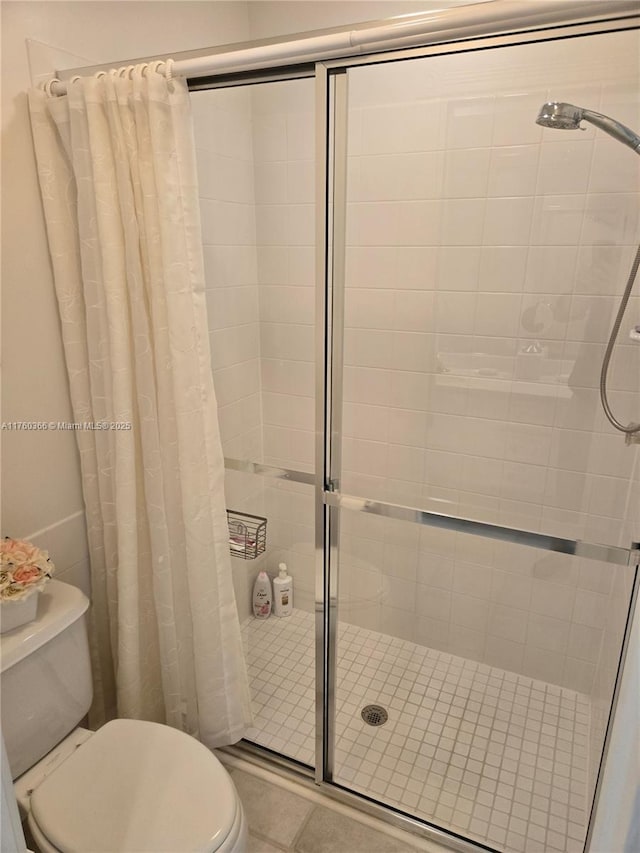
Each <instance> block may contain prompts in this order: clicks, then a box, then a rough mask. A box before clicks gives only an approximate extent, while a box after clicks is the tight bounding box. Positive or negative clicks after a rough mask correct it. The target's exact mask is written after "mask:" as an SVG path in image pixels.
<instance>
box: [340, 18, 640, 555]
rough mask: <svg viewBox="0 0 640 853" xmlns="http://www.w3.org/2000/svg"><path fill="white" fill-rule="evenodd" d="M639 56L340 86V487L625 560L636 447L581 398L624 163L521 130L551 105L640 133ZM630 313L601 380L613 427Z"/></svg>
mask: <svg viewBox="0 0 640 853" xmlns="http://www.w3.org/2000/svg"><path fill="white" fill-rule="evenodd" d="M638 48H639V45H638V35H637V32H635V31H634V32H623V33H612V34H606V35H599V36H594V37H583V38H575V39H570V40H563V41H555V42H553V41H551V42H548V43H539V44H531V45H522V46H515V47H505V48H498V49H494V50H484V51H482V52H476V53H474V52H467V53H461V54H457V55H447V56H434V57H428V58H424V59H416V60H407V61H404V62H396V63H388V64H386V65H385V64H380V65H373V66H366V67H356V68H353V69H350V71H349V107H348V127H349V130H348V143H347V209H346V218H347V227H346V284H345V312H344V317H345V320H344V325H345V330H344V393H343V404H344V438H343V471H342V488H343V491H345V492H351V493H355V494H357V495H361V496H365V497H368V498H374V499H379V500H383V501H389V502H392V503H399V504H403V505H410V506H418V507H421V508H425V509H429V510H433V511H436V512H443V513H445V514H450V515H459V516H465V517H470V518H475V519H479V520H483V521H488V522H490V523H497V524H502V525H506V526H510V527H516V528H524V529H529V530H534V531H542V532H544V533H547V534H551V535H557V536H561V537H566V538H571V539H584V540H587V541H593V542H604V543H607V544H612V545H622V546H624V547H628V546H629V544H630V541H631V536H630V531H629V528H628V525H625V513H626V511H627V509H626V508H627V506H628V501H629V483H630V471H631V470H632V468H633V460H634V458H635V456H636V454H637V447H636V448H634V447H626V446H625V444H624V440H623V437H622V436H621V435H620V434H619V433H617V432H616V431H615V430H614V429H613V428H612V427H610V426H609V424H608V422H607V421H606V419H605V417H604V414H603V412H602V409H601V407H600V403H599V390H598V385H599V375H600V365H601V362H602V358H603V354H604V349H605V344H606V340H607V338H608V335H609V330H610V328H611V325H612V321H613V317H614V316H615V311H616V309H617V305H618V302H619V298H620V295H621V293H622V290H623V288H624V284H625V282H626V278H627V274H628V271H629V268H630V266H631V262H632V259H633V255H634V251H635V246H636V244H637V242H638V239H639V238H640V222H639V213H638V212H639V211H640V204H639V199H640V195H639V190H640V179H639V171H638V168H639V164H640V158H638V156H637V155H634V153H633V152H632V151H631V150H629V149H628V148H624V147H622V146H621V145H620V143H619V142H617V141H616V140H614V139H612V138H611V137H610V136H608V135H607V134H605V133H604V132H603V131H601V130H597V129H596V128H595V127H593V125H588V124H585V125H584V130H567V131H563V133H558V132H556V131H555V130H551V129H546V128H542V127H540V126H539V125H537V124H536V121H535V119H536V116H537V115H538V111H539V108H540V106H541V105H542V104H543V103H544V102H545V101H548V100H560V101H570V102H575V103H577V104H579V105H583V106H586V107H591V108H594V109H596V110H599V111H602V112H605V113H609V114H611V115H613V116H615V117H616V118H617V119H619V120H620V121H622V122H624V123H625V124H627V125H629V126H630V127H632V128H635V129H638V128H640V110H639V106H638V103H639V102H638V97H637V56H638ZM612 56H615V57H616V61H615V62H612V61H611V57H612ZM639 302H640V297H639V296H634V297H632V303H631V306H630V309H629V311H628V313H627V320H626V324H623V330H622V332H621V334H620V339H619V342H618V345H617V346H616V349H615V354H614V358H613V362H612V367H611V371H610V377H609V388H610V398H611V402H612V405H613V408H614V409H615V410H616V412H617V415H618V417H619V418H620V419H621V420H623V422H625V423H626V422H628V421H630V420H636V421H638V420H640V346H638V345H637V344H635V343H632V342H631V341H630V340H629V337H628V331H629V328H630V327H631V326H632V325H633V323H634V322H635V319H634V318H636V315H637V313H638V307H639ZM627 520H628V519H627Z"/></svg>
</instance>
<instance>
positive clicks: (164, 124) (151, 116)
mask: <svg viewBox="0 0 640 853" xmlns="http://www.w3.org/2000/svg"><path fill="white" fill-rule="evenodd" d="M166 67H167V66H166V65H164V64H163V63H153V64H152V65H140V66H136V67H135V68H134V67H130V68H128V69H126V70H123V71H121V73H119V74H118V73H116V72H109V73H108V74H99V75H96V76H95V77H90V78H75V79H74V80H73V82H71V83H70V84H69V89H68V94H67V95H66V96H64V97H58V98H56V97H50V96H48V94H47V93H45V92H44V91H41V90H33V91H31V92H30V93H29V103H30V111H31V121H32V128H33V136H34V143H35V150H36V159H37V164H38V173H39V178H40V186H41V192H42V198H43V204H44V212H45V220H46V226H47V232H48V239H49V247H50V253H51V259H52V265H53V271H54V278H55V286H56V292H57V296H58V303H59V309H60V318H61V323H62V335H63V341H64V349H65V357H66V361H67V368H68V373H69V384H70V389H71V399H72V405H73V412H74V419H75V421H76V422H77V423H79V424H81V425H84V424H88V425H93V428H82V429H79V430H77V433H76V435H77V439H78V446H79V449H80V458H81V466H82V481H83V489H84V500H85V506H86V516H87V525H88V533H89V547H90V557H91V574H92V608H91V628H92V631H91V634H92V654H93V665H94V681H95V698H94V707H93V722H95V723H98V724H99V723H100V722H102V721H103V720H104V719H106V718H108V717H109V716H113V715H114V714H117V715H118V716H122V717H131V718H137V719H147V720H156V721H161V722H167V723H169V724H170V725H172V726H175V727H177V728H180V729H183V730H185V731H188V732H190V733H191V734H194V735H195V736H197V737H198V738H200V740H202V741H203V743H205V744H206V745H207V746H210V747H214V746H219V745H222V744H226V743H233V742H235V741H237V740H239V739H240V738H241V737H242V735H243V732H244V730H245V727H246V726H247V724H248V723H249V722H250V717H251V711H250V698H249V689H248V681H247V674H246V668H245V663H244V656H243V652H242V641H241V636H240V627H239V623H238V615H237V609H236V604H235V599H234V593H233V586H232V580H231V565H230V562H231V561H230V556H229V545H228V529H227V523H226V513H225V503H224V462H223V457H222V449H221V444H220V436H219V431H218V421H217V413H216V400H215V393H214V388H213V380H212V373H211V361H210V354H209V338H208V333H207V320H206V305H205V296H204V273H203V263H202V247H201V237H200V215H199V205H198V193H197V179H196V167H195V154H194V145H193V135H192V126H191V114H190V104H189V93H188V89H187V86H186V83H185V81H183V80H170V79H169V80H168V79H167V77H166V76H165V74H164V71H165V69H166ZM129 425H130V428H129ZM103 426H104V428H102V427H103Z"/></svg>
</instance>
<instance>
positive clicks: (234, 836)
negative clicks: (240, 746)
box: [29, 720, 246, 853]
mask: <svg viewBox="0 0 640 853" xmlns="http://www.w3.org/2000/svg"><path fill="white" fill-rule="evenodd" d="M29 823H30V826H31V828H32V831H33V833H34V839H35V840H36V842H37V843H39V844H40V845H41V846H42V848H43V850H45V851H46V850H47V848H48V849H49V851H56V852H57V851H59V853H67V851H73V850H76V851H77V850H91V851H92V853H99V851H104V853H116V851H122V853H124V851H126V853H130V851H153V853H162V851H166V853H169V851H171V853H175V851H176V850H179V851H181V853H182V851H184V853H186V851H199V853H212V851H218V853H223V851H225V853H226V851H231V850H234V849H236V842H237V841H238V842H239V841H240V838H241V836H242V835H243V833H246V825H245V821H244V815H243V813H242V806H241V804H240V800H239V798H238V796H237V793H236V791H235V787H234V785H233V782H232V781H231V777H230V776H229V775H228V773H227V772H226V770H225V769H224V767H223V766H222V765H221V764H220V762H219V761H218V759H217V758H216V757H215V756H214V755H213V754H212V753H211V752H210V751H209V750H208V749H207V748H206V747H205V746H203V745H202V744H201V743H199V742H198V741H196V740H195V738H192V737H190V736H189V735H186V734H184V733H183V732H179V731H177V730H176V729H172V728H170V727H168V726H163V725H160V724H158V723H148V722H141V721H139V720H114V721H112V722H110V723H107V724H106V725H105V726H103V727H102V728H101V729H99V730H98V731H97V732H96V733H95V734H94V735H93V736H92V737H90V738H89V740H87V741H86V742H85V743H83V744H82V746H80V747H79V748H78V749H77V750H76V751H75V752H74V753H73V755H71V756H70V757H69V758H68V759H67V760H66V761H65V762H64V763H63V764H61V765H60V766H59V767H58V768H56V770H55V771H54V772H53V773H51V774H50V775H49V776H48V777H47V778H46V779H45V780H44V781H43V782H42V783H41V784H40V785H38V787H37V788H36V789H35V791H34V792H33V794H32V795H31V800H30V811H29ZM44 842H46V843H44Z"/></svg>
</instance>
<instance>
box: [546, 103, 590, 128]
mask: <svg viewBox="0 0 640 853" xmlns="http://www.w3.org/2000/svg"><path fill="white" fill-rule="evenodd" d="M581 121H582V110H581V109H580V107H574V106H573V104H561V103H558V102H557V101H549V102H548V103H546V104H543V105H542V106H541V107H540V112H539V113H538V118H537V119H536V124H540V125H542V127H553V128H555V129H556V130H577V129H578V128H579V127H580V122H581Z"/></svg>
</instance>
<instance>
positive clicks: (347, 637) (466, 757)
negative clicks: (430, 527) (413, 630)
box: [242, 610, 589, 853]
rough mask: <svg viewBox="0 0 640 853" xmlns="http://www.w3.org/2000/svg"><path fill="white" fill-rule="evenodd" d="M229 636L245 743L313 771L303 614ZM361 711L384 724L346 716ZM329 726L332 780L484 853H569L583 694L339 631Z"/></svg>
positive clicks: (579, 822)
mask: <svg viewBox="0 0 640 853" xmlns="http://www.w3.org/2000/svg"><path fill="white" fill-rule="evenodd" d="M242 630H243V638H244V642H245V652H246V655H247V660H248V665H249V678H250V681H251V690H252V698H253V708H254V717H255V719H254V727H253V728H252V729H251V730H250V731H249V733H248V736H247V737H248V739H249V740H252V741H254V742H255V743H258V744H261V745H262V746H267V747H269V748H270V749H273V750H275V751H277V752H281V753H283V754H285V755H288V756H290V757H292V758H295V759H297V760H298V761H302V762H304V763H306V764H313V761H314V714H315V709H314V619H313V615H312V614H310V613H306V612H303V611H299V610H296V611H294V614H293V616H291V617H289V618H286V619H277V618H276V617H271V618H270V619H268V620H257V619H253V618H251V619H249V620H248V621H247V622H246V623H245V624H244V625H243V629H242ZM370 703H375V704H380V705H383V706H384V707H385V708H386V709H387V710H388V712H389V721H388V722H387V723H386V724H385V725H384V726H380V727H378V728H372V727H371V726H368V725H366V724H365V723H364V722H363V721H362V719H361V718H360V711H361V709H362V707H363V706H364V705H366V704H370ZM336 714H337V718H336V727H337V731H338V737H337V741H336V761H335V763H336V773H335V775H334V778H335V781H336V782H338V783H340V784H343V785H345V786H346V787H348V788H350V789H353V790H355V791H359V792H361V793H366V794H368V795H369V796H371V797H373V798H375V799H377V800H380V801H382V802H385V803H387V804H389V805H392V806H394V807H395V808H398V809H400V810H403V811H406V812H408V813H410V814H413V815H416V816H418V817H420V818H423V819H425V820H427V821H430V822H433V823H435V824H437V825H438V826H442V827H445V828H447V829H452V830H453V831H455V832H457V833H459V834H461V835H463V836H465V837H469V838H473V839H476V840H479V841H482V842H483V843H485V844H488V845H489V846H491V847H495V848H496V849H498V850H508V851H514V853H541V851H545V853H556V851H558V853H577V851H581V850H582V848H583V843H584V835H585V826H586V770H587V759H588V756H587V743H588V727H589V702H588V699H587V697H586V696H583V695H582V694H579V693H576V692H574V691H571V690H565V689H563V688H561V687H558V686H556V685H552V684H546V683H544V682H541V681H536V680H534V679H531V678H528V677H526V676H521V675H518V674H516V673H512V672H507V671H505V670H501V669H497V668H495V667H490V666H486V665H485V664H481V663H477V662H475V661H470V660H465V659H464V658H460V657H456V656H455V655H449V654H446V653H444V652H439V651H436V650H434V649H429V648H426V647H424V646H418V645H416V644H414V643H411V642H408V641H404V640H399V639H396V638H394V637H390V636H387V635H384V634H379V633H376V632H374V631H368V630H365V629H362V628H358V627H355V626H353V625H346V624H341V625H340V626H339V629H338V688H337V709H336Z"/></svg>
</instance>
